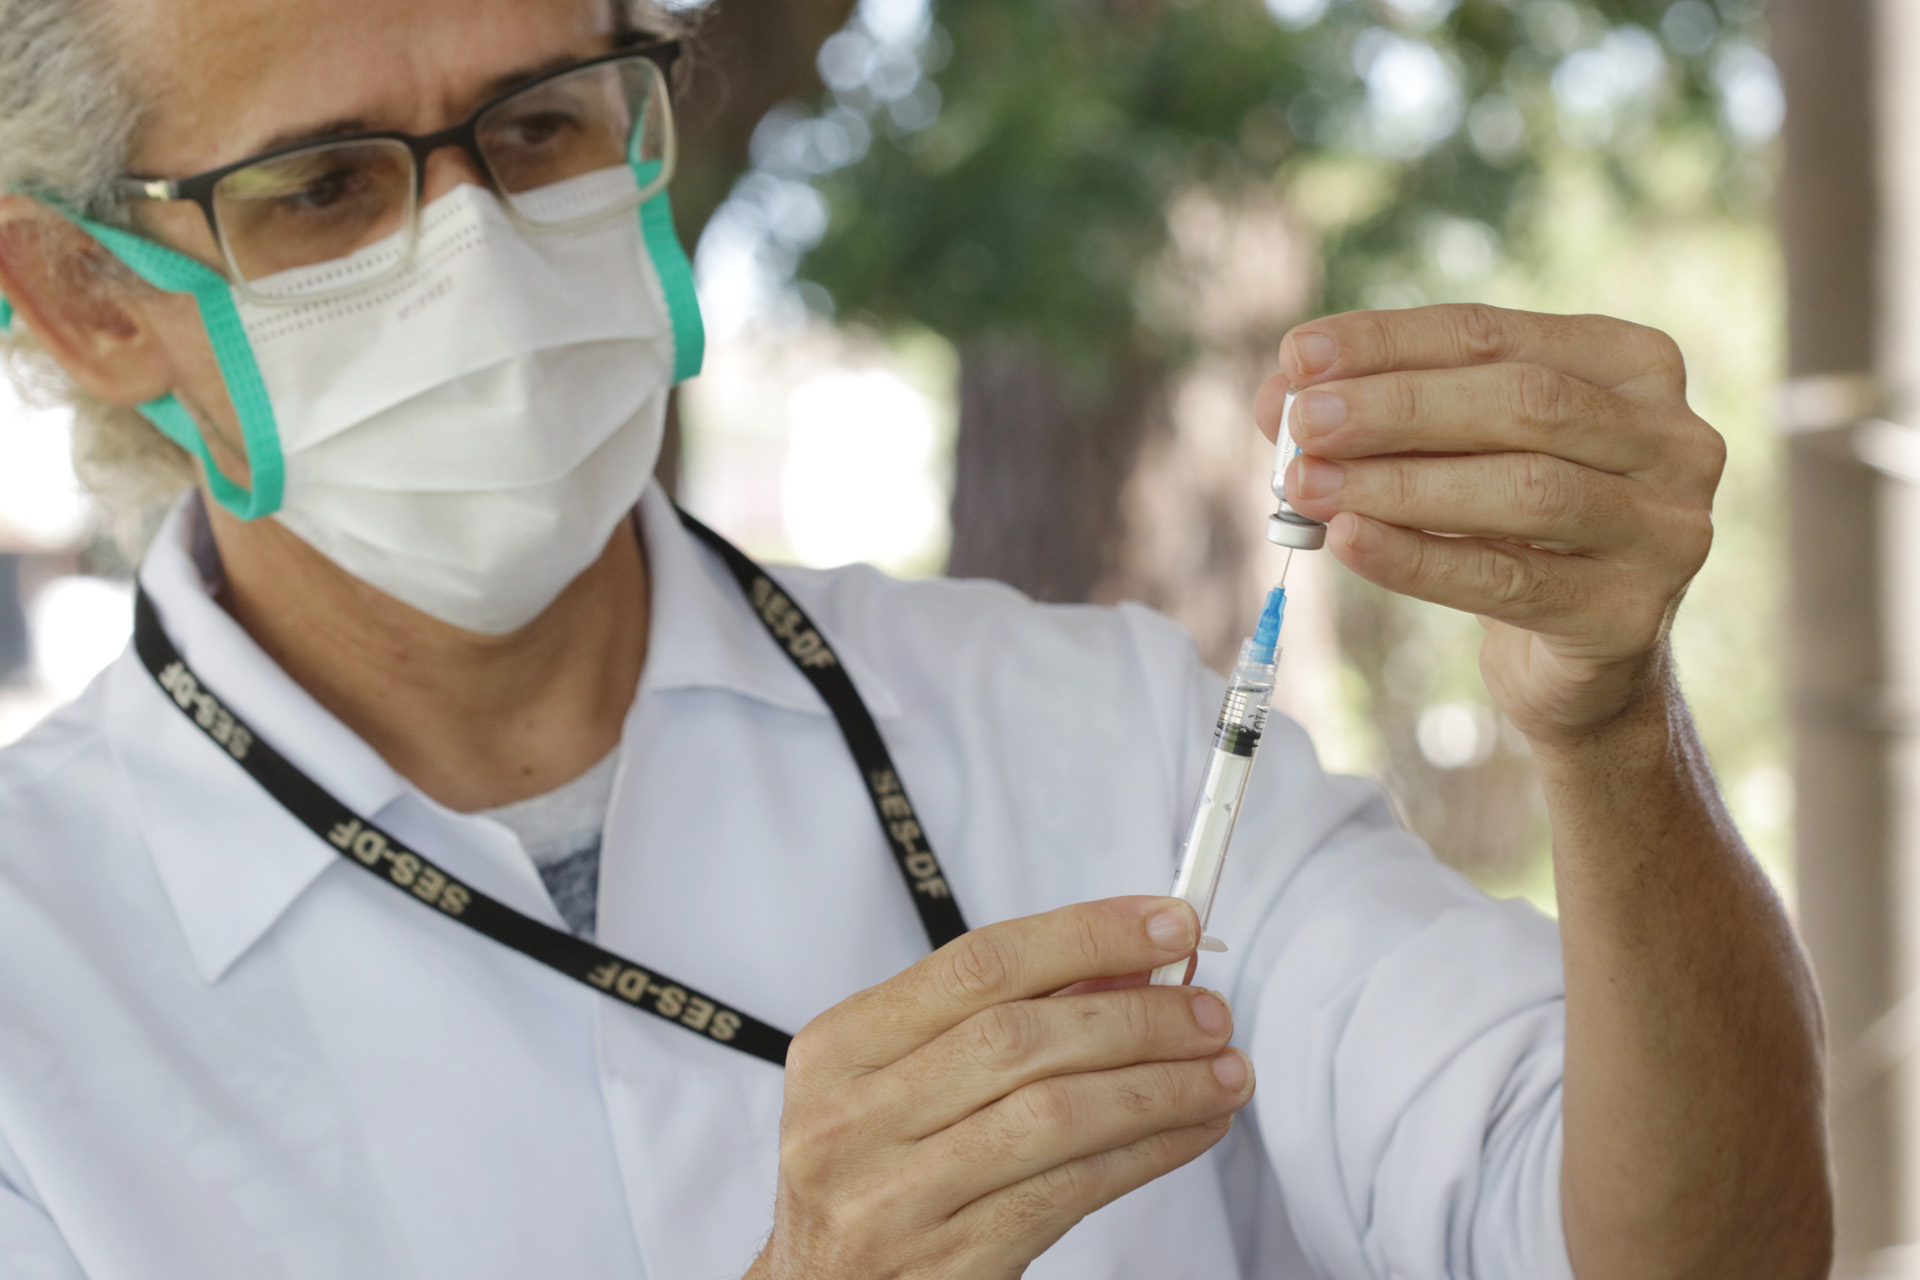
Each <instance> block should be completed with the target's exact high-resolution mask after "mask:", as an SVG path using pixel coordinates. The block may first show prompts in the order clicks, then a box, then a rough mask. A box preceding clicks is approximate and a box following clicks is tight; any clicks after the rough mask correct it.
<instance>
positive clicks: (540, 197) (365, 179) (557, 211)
mask: <svg viewBox="0 0 1920 1280" xmlns="http://www.w3.org/2000/svg"><path fill="white" fill-rule="evenodd" d="M679 54H680V45H679V42H677V41H672V40H665V41H660V42H657V43H652V44H648V45H644V46H641V47H639V48H635V49H630V50H625V51H622V52H619V53H613V54H608V55H607V56H605V57H602V58H595V59H593V60H591V61H588V62H583V63H580V64H578V65H576V66H572V67H568V68H566V69H564V70H561V71H556V72H554V73H552V74H551V75H547V76H543V77H541V78H540V79H538V80H534V81H532V82H531V83H528V84H524V85H521V86H519V87H518V88H516V89H513V90H511V91H509V92H507V93H504V94H501V95H500V96H499V97H497V98H494V99H492V100H491V101H489V102H487V103H485V104H483V105H482V106H481V107H480V108H479V109H478V110H477V111H475V112H474V113H473V115H471V116H470V117H468V118H467V119H466V120H465V121H464V122H463V123H461V124H457V125H455V126H453V127H452V128H450V129H444V130H441V131H440V132H438V133H430V134H425V135H419V134H409V133H397V132H386V133H363V134H354V135H352V136H350V137H344V138H336V139H331V140H329V141H326V142H316V143H306V144H303V145H300V146H296V147H289V148H286V149H284V150H280V151H271V152H268V153H266V154H264V155H259V156H253V157H250V158H248V159H246V160H241V161H239V162H237V163H235V164H230V165H226V166H224V167H223V168H219V169H213V170H209V171H208V172H206V173H202V174H196V175H195V176H193V177H191V178H180V179H154V178H139V177H127V178H121V179H119V180H118V181H117V182H116V184H115V189H116V192H117V194H119V195H122V196H126V197H132V198H134V199H145V200H191V201H193V202H194V203H195V204H198V205H199V206H200V209H201V211H202V212H203V213H205V214H206V217H207V225H208V226H210V227H211V228H212V229H213V234H214V238H215V239H216V240H217V241H219V244H220V252H221V253H222V255H224V256H225V258H226V261H227V266H228V267H229V268H231V270H232V274H233V278H234V281H235V283H236V286H237V288H238V290H239V292H240V293H241V294H242V295H244V296H245V297H247V298H248V299H250V300H252V301H255V302H266V303H296V302H310V301H313V300H315V299H318V298H325V297H333V296H336V295H339V294H343V293H349V292H353V291H355V290H358V289H363V288H366V287H367V286H369V285H371V284H374V283H377V282H378V281H381V280H385V279H387V278H388V277H390V276H392V275H395V274H397V273H398V272H400V271H401V270H402V269H404V268H405V267H406V266H407V264H408V263H409V262H411V261H412V259H413V253H414V248H415V245H416V244H417V243H418V240H419V235H420V216H419V210H420V201H421V193H422V190H423V188H424V186H425V182H426V177H425V175H426V165H427V157H429V156H430V155H432V154H433V153H434V152H436V151H438V150H440V149H441V148H443V147H458V148H460V150H461V151H463V152H465V153H466V155H467V157H468V159H469V160H471V161H472V162H473V165H474V167H475V168H476V169H477V170H478V171H479V172H481V173H482V174H484V175H486V177H487V179H488V181H489V182H490V183H491V184H492V185H493V188H494V190H495V191H496V192H497V193H498V194H499V195H500V197H501V200H502V203H503V204H504V205H505V207H506V210H507V214H508V216H509V217H510V218H511V219H512V220H513V221H514V223H515V224H516V225H518V226H519V227H520V228H521V229H522V230H526V231H534V232H542V231H564V230H569V229H572V228H576V227H581V226H586V225H589V224H592V223H595V222H599V221H601V220H603V219H607V218H611V217H613V216H615V215H617V214H621V213H624V212H627V211H629V210H632V209H635V208H638V207H639V206H640V205H641V204H643V203H645V202H646V201H647V200H649V199H651V198H652V197H653V196H655V195H657V194H659V192H660V191H661V190H663V189H664V188H665V187H666V185H667V183H668V182H669V181H670V180H671V179H672V177H673V168H674V159H675V145H674V131H673V105H672V100H671V96H670V94H669V92H668V87H667V74H668V72H670V71H671V70H672V68H673V64H674V62H675V60H676V59H677V58H678V57H679ZM323 265H333V266H334V267H335V269H330V270H324V271H316V270H313V268H316V267H320V266H323Z"/></svg>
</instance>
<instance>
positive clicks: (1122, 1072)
mask: <svg viewBox="0 0 1920 1280" xmlns="http://www.w3.org/2000/svg"><path fill="white" fill-rule="evenodd" d="M1252 1096H1253V1066H1252V1064H1251V1063H1250V1062H1248V1061H1247V1056H1246V1055H1245V1054H1243V1053H1241V1052H1240V1051H1239V1050H1238V1049H1228V1050H1226V1051H1224V1052H1222V1053H1220V1054H1218V1055H1217V1056H1215V1057H1213V1058H1210V1059H1206V1060H1203V1061H1198V1062H1156V1063H1147V1064H1143V1065H1139V1066H1132V1067H1121V1068H1119V1069H1117V1070H1113V1071H1099V1072H1090V1073H1086V1074H1083V1075H1071V1076H1054V1077H1050V1078H1048V1079H1046V1080H1040V1081H1036V1082H1035V1083H1033V1084H1030V1085H1028V1086H1026V1087H1025V1088H1024V1089H1021V1090H1019V1091H1017V1092H1015V1093H1012V1094H1010V1095H1008V1096H1007V1097H1005V1098H1003V1099H1001V1100H1000V1101H999V1102H996V1103H994V1104H993V1105H992V1106H990V1107H987V1108H985V1109H983V1110H981V1111H979V1112H976V1113H975V1114H973V1115H971V1116H969V1117H968V1118H967V1119H965V1120H963V1121H961V1122H960V1123H959V1124H956V1125H953V1126H952V1127H950V1128H947V1129H944V1130H942V1131H941V1132H939V1133H937V1134H935V1135H933V1136H932V1137H930V1138H927V1139H925V1140H924V1141H922V1142H920V1143H918V1144H917V1145H916V1146H915V1147H914V1159H915V1161H916V1162H920V1161H924V1162H925V1167H927V1168H929V1169H934V1170H938V1171H939V1172H938V1173H937V1174H935V1175H934V1179H935V1181H934V1184H933V1185H934V1187H935V1188H937V1189H936V1190H935V1191H934V1194H935V1196H936V1197H937V1198H938V1200H940V1201H942V1202H946V1203H951V1204H968V1203H971V1202H972V1201H974V1200H976V1199H978V1198H979V1197H981V1196H984V1195H991V1194H992V1193H993V1192H995V1191H998V1190H1000V1189H1001V1188H1003V1187H1010V1186H1012V1185H1014V1184H1015V1183H1017V1182H1023V1181H1025V1180H1026V1179H1028V1178H1031V1177H1033V1176H1034V1175H1036V1174H1041V1173H1045V1172H1046V1171H1047V1170H1048V1169H1052V1168H1056V1167H1058V1166H1060V1165H1063V1164H1066V1163H1068V1162H1070V1161H1073V1160H1080V1159H1084V1158H1085V1157H1087V1156H1093V1155H1098V1154H1100V1153H1101V1152H1103V1151H1115V1150H1118V1149H1120V1148H1122V1147H1125V1146H1128V1145H1130V1144H1132V1143H1135V1142H1138V1141H1140V1140H1141V1139H1142V1138H1148V1137H1151V1136H1153V1135H1154V1134H1156V1133H1166V1132H1169V1131H1172V1130H1176V1129H1186V1128H1190V1127H1191V1126H1193V1125H1197V1124H1207V1123H1209V1122H1212V1121H1216V1120H1222V1119H1225V1118H1226V1117H1228V1116H1230V1115H1232V1114H1233V1113H1234V1112H1235V1111H1238V1110H1239V1109H1240V1108H1241V1107H1243V1106H1245V1105H1246V1103H1247V1100H1248V1099H1249V1098H1251V1097H1252Z"/></svg>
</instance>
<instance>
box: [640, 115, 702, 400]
mask: <svg viewBox="0 0 1920 1280" xmlns="http://www.w3.org/2000/svg"><path fill="white" fill-rule="evenodd" d="M646 132H647V121H646V117H645V115H642V116H641V118H640V120H639V122H638V123H636V124H635V125H634V127H633V135H632V138H631V139H630V140H629V142H628V144H627V164H628V165H629V166H631V167H632V169H633V176H634V178H635V179H636V180H637V181H638V182H639V183H640V186H641V188H642V189H645V187H646V186H647V184H648V183H650V182H652V181H653V179H654V177H655V175H657V174H658V173H659V172H660V163H661V162H660V161H658V160H642V159H641V158H640V143H641V140H642V139H643V138H644V137H645V136H646ZM640 235H641V238H642V239H643V240H644V241H645V242H646V246H647V255H648V256H649V257H651V258H652V259H653V269H654V271H655V273H656V274H658V275H659V277H660V291H661V292H662V293H663V294H665V295H666V299H667V316H668V318H669V319H670V320H671V321H672V322H673V380H674V381H675V382H685V381H686V380H687V379H688V378H691V377H693V376H694V375H695V374H697V373H699V372H700V366H701V365H702V364H703V363H704V362H705V360H706V355H707V330H706V326H705V325H704V324H702V323H701V320H700V298H699V295H698V294H696V293H695V292H694V288H693V264H692V263H690V262H688V261H687V251H686V250H685V249H684V248H682V247H681V244H680V234H679V232H677V231H675V230H674V229H673V202H672V201H671V200H670V199H668V197H667V189H666V188H665V187H662V188H660V194H659V195H656V196H654V197H653V198H652V199H650V200H648V201H647V202H646V203H645V204H643V205H641V206H640Z"/></svg>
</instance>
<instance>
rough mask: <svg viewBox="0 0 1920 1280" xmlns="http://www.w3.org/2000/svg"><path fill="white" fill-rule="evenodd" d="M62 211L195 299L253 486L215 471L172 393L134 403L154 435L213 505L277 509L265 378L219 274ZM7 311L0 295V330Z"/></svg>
mask: <svg viewBox="0 0 1920 1280" xmlns="http://www.w3.org/2000/svg"><path fill="white" fill-rule="evenodd" d="M62 212H65V211H64V210H63V211H62ZM66 216H68V217H70V218H72V219H73V221H74V222H76V223H78V224H79V225H80V226H81V227H84V228H85V229H86V231H87V232H88V234H90V235H92V236H93V238H94V239H96V240H98V241H99V242H100V243H101V245H103V246H104V247H105V248H106V250H107V252H109V253H111V254H112V255H113V256H114V257H116V258H118V259H119V260H120V261H121V262H123V263H125V264H126V266H127V268H128V269H129V270H131V271H132V272H133V273H134V274H135V275H137V276H139V277H140V278H141V279H142V280H145V281H146V282H147V283H148V284H150V285H152V286H153V287H154V288H156V289H160V290H164V291H165V292H167V293H186V294H191V295H193V299H194V301H195V302H196V303H198V304H199V307H200V319H201V322H202V323H203V324H204V325H205V326H206V329H207V337H208V338H209V339H210V340H211V341H212V343H213V355H214V359H215V360H216V361H218V362H219V365H220V376H221V378H222V379H223V380H224V381H225V382H226V384H227V395H228V397H229V398H230V399H231V400H232V401H233V411H234V413H235V415H236V416H237V417H238V418H239V420H240V438H241V440H242V441H243V442H244V443H245V444H246V448H247V464H248V467H249V469H250V470H251V471H252V472H253V487H252V488H251V489H248V488H244V487H242V486H241V485H238V484H235V483H234V482H233V481H232V480H230V479H228V478H227V476H226V475H225V474H223V473H222V472H221V470H220V468H219V466H218V465H217V464H216V463H215V462H214V460H213V454H212V452H211V451H210V450H209V449H208V448H207V442H206V439H205V438H204V437H203V436H202V435H201V432H200V424H199V423H197V422H195V421H194V420H193V415H192V414H190V413H188V412H187V409H186V406H185V405H183V404H181V403H180V399H179V397H178V396H175V395H174V394H173V393H171V392H169V393H168V394H166V395H164V396H161V397H160V398H159V399H157V400H149V401H147V402H146V403H145V404H143V405H141V406H140V412H141V413H142V414H143V415H144V416H145V417H146V419H147V420H148V421H149V422H151V423H153V425H154V426H155V427H158V428H159V430H160V433H161V434H162V435H164V436H166V437H167V439H169V440H171V441H173V442H174V443H175V444H177V445H179V446H180V447H181V448H182V449H185V450H186V451H187V452H188V453H191V454H193V455H194V456H195V457H197V458H199V459H200V461H201V462H202V463H204V464H205V465H206V469H207V485H208V487H209V488H211V489H212V490H213V496H214V497H215V498H216V499H218V500H219V502H220V505H221V506H223V507H225V508H226V509H227V510H229V511H231V512H233V514H234V515H236V516H238V517H240V518H241V519H242V520H257V519H259V518H260V517H261V516H266V515H272V514H273V513H274V512H275V511H278V510H279V509H280V501H281V498H282V496H283V494H284V493H285V490H286V477H287V467H286V460H285V459H284V458H283V457H282V456H281V453H280V432H279V430H278V428H277V427H276V425H275V423H274V419H273V405H272V403H271V402H270V401H269V400H268V399H267V386H266V383H265V382H263V381H262V380H261V377H260V366H259V365H258V364H256V363H255V362H254V359H253V348H252V347H251V346H249V345H248V343H247V333H246V329H245V327H244V326H242V325H241V323H240V312H239V311H238V309H237V308H235V306H234V305H233V292H232V290H231V289H229V288H228V286H227V279H226V277H225V276H223V275H221V274H220V273H219V272H218V271H215V270H213V269H212V268H211V267H207V266H204V265H202V264H201V263H198V262H195V261H194V260H193V259H192V258H189V257H187V256H185V255H184V254H179V253H175V252H174V251H173V250H171V249H169V248H167V247H165V246H164V245H158V244H155V243H154V242H153V241H151V240H145V239H142V238H141V237H139V236H137V235H134V234H133V233H132V232H129V231H122V230H120V229H119V228H118V227H109V226H105V225H103V224H101V223H98V222H93V221H91V220H89V219H86V218H80V217H74V215H72V214H70V213H69V214H67V215H66ZM13 314H14V313H13V307H12V305H11V304H10V303H7V302H5V301H4V300H0V329H8V328H11V327H12V324H13Z"/></svg>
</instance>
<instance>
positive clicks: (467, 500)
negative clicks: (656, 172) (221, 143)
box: [239, 179, 674, 634]
mask: <svg viewBox="0 0 1920 1280" xmlns="http://www.w3.org/2000/svg"><path fill="white" fill-rule="evenodd" d="M587 180H590V179H583V180H582V181H587ZM268 283H271V282H268ZM239 306H240V316H241V320H242V322H243V323H244V324H245V326H246V331H247V338H248V341H249V343H250V344H251V346H252V347H253V352H254V357H255V359H256V360H257V361H258V362H259V366H260V372H261V376H262V378H263V379H264V380H265V382H266V386H267V392H268V395H269V396H270V397H271V399H272V401H273V404H274V407H275V410H276V414H275V416H276V418H277V420H278V423H279V429H280V444H281V450H282V452H283V454H284V456H285V459H286V490H285V497H284V498H283V499H282V503H281V508H280V511H279V512H278V516H277V518H278V519H279V520H280V522H281V523H282V524H284V525H286V526H287V528H289V529H291V530H293V531H294V532H295V533H297V534H299V535H300V536H301V537H302V538H304V539H306V541H308V542H309V543H311V544H312V545H313V546H314V547H315V548H316V549H317V550H318V551H320V552H321V553H322V554H323V555H325V556H327V557H328V558H329V559H331V560H332V561H334V562H335V563H336V564H338V565H339V566H340V567H341V568H343V569H345V570H347V572H349V573H351V574H353V575H354V576H355V577H357V578H360V579H362V580H363V581H365V582H368V583H370V584H371V585H373V586H375V587H377V588H379V589H380V590H381V591H384V592H386V593H387V594H388V595H390V596H393V597H395V598H396V599H398V600H402V601H404V602H406V603H407V604H410V605H412V606H413V607H414V608H416V609H419V610H421V611H422V612H424V613H429V614H432V615H433V616H434V617H436V618H439V619H442V620H443V621H446V622H450V623H452V624H453V625H455V626H457V627H463V628H465V629H467V630H469V631H480V632H487V633H494V634H497V633H502V632H508V631H514V630H518V629H519V628H520V627H523V626H525V625H526V624H527V623H528V622H530V621H532V620H533V619H534V618H535V617H536V616H538V615H539V614H540V613H541V612H542V611H543V610H544V609H545V608H546V607H547V606H548V605H549V604H551V603H552V602H553V599H554V597H555V596H557V595H559V594H560V592H561V590H562V589H564V588H565V587H566V585H567V584H568V583H570V582H572V581H573V580H574V578H576V577H578V576H579V574H580V573H581V571H582V570H584V569H585V568H586V567H587V566H588V565H590V564H592V563H593V562H594V560H595V559H597V558H598V557H599V555H600V553H601V552H602V550H604V549H605V547H606V545H607V540H608V538H609V537H610V536H611V535H612V533H613V531H614V528H615V527H616V526H617V525H618V524H619V522H620V520H621V519H622V518H623V517H624V516H625V515H626V514H627V512H629V511H630V510H632V508H633V505H634V503H635V502H636V501H638V500H639V497H640V491H641V490H642V489H643V488H644V487H645V486H646V484H647V480H648V478H649V477H650V476H651V475H652V473H653V467H654V463H655V461H656V460H657V459H658V458H659V455H660V443H661V434H662V431H663V428H664V423H665V420H666V411H667V392H668V391H669V389H670V388H671V387H672V386H673V381H674V378H673V373H674V343H673V328H672V323H671V321H670V319H669V316H668V312H667V304H666V298H665V294H664V292H663V291H662V289H661V286H660V283H659V281H658V280H657V278H656V276H655V273H654V272H653V270H651V268H650V264H649V263H648V261H647V255H646V249H645V245H644V244H643V242H642V239H641V234H640V224H639V220H638V218H636V217H631V216H629V217H622V218H619V219H616V220H614V221H612V222H609V223H606V224H602V225H600V226H596V227H590V228H588V229H586V230H584V231H571V232H558V233H552V234H546V235H526V234H523V233H522V232H521V231H520V230H519V229H517V228H516V227H515V226H514V225H513V224H512V223H511V222H509V221H508V219H507V216H506V214H505V212H504V211H503V210H502V209H501V208H500V205H499V202H498V201H497V200H496V199H495V198H494V197H493V196H492V195H491V194H489V193H488V192H486V191H484V190H482V189H481V188H479V187H473V186H463V187H459V188H456V189H455V190H454V191H453V192H451V193H450V194H448V195H444V196H441V197H440V198H439V199H438V200H436V201H434V202H433V204H431V205H429V206H428V207H427V208H426V209H425V210H423V211H422V215H421V226H420V243H419V247H418V250H417V251H416V253H415V257H414V261H413V265H412V266H410V267H409V268H408V269H407V270H406V271H405V272H404V273H403V274H402V275H400V276H399V277H397V278H395V279H394V280H391V281H388V282H385V283H383V284H381V285H379V286H378V287H377V288H375V289H373V290H372V291H370V292H368V293H356V294H349V295H347V296H346V297H342V298H335V299H333V300H331V301H325V302H318V303H314V304H312V305H308V306H299V307H274V306H260V305H256V304H251V303H247V302H244V301H243V302H241V303H240V304H239Z"/></svg>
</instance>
